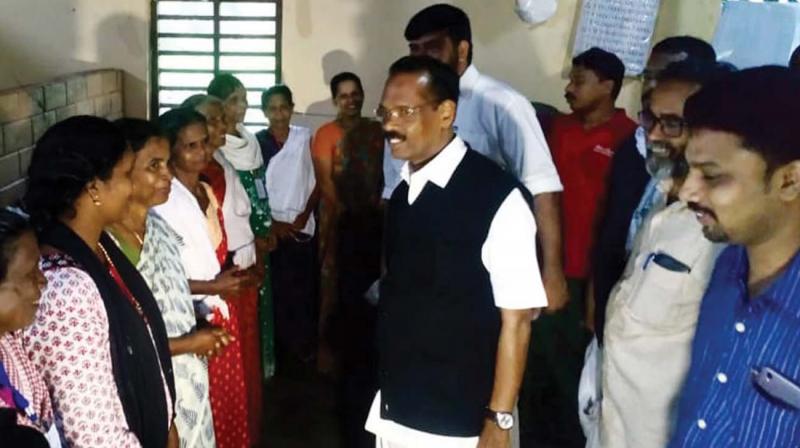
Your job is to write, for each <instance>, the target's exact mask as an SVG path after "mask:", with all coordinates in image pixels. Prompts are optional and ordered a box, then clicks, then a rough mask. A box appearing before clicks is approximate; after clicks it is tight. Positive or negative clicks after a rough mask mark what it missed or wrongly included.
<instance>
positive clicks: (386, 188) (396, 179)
mask: <svg viewBox="0 0 800 448" xmlns="http://www.w3.org/2000/svg"><path fill="white" fill-rule="evenodd" d="M402 166H403V161H402V160H399V159H395V158H394V157H392V147H391V146H389V142H386V141H384V143H383V193H382V194H381V198H383V199H389V198H391V197H392V193H394V189H395V188H397V186H398V185H400V180H401V177H400V169H401V168H402Z"/></svg>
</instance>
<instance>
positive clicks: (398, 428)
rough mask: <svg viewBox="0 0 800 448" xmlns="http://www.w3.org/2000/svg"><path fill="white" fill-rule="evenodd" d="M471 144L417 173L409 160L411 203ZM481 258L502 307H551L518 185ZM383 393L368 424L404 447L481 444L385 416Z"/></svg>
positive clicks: (452, 148)
mask: <svg viewBox="0 0 800 448" xmlns="http://www.w3.org/2000/svg"><path fill="white" fill-rule="evenodd" d="M467 151H468V149H467V147H466V145H465V144H464V142H463V141H462V140H461V139H460V138H458V137H456V138H454V139H453V140H452V141H451V142H450V143H449V144H448V145H447V146H446V147H445V148H444V149H442V151H441V152H440V153H439V154H438V155H437V156H436V157H435V158H434V159H433V160H431V161H430V162H429V163H428V164H426V165H425V166H424V167H423V168H421V169H420V170H419V171H416V172H414V173H411V170H410V169H409V167H408V163H406V164H404V166H403V167H402V168H401V178H402V180H403V182H406V183H407V184H408V202H409V204H413V203H414V201H415V200H416V199H417V198H418V197H419V195H420V193H421V192H422V190H423V189H424V188H425V185H426V184H427V183H428V182H430V183H433V184H434V185H437V186H439V187H440V188H445V187H446V186H447V184H448V182H449V181H450V178H451V177H452V176H453V173H454V172H455V171H456V168H457V167H458V165H459V164H460V163H461V160H462V159H463V158H464V155H465V154H466V153H467ZM481 261H482V262H483V265H484V267H485V268H486V270H487V271H488V272H489V277H490V280H491V285H492V294H493V297H494V303H495V306H496V307H497V308H505V309H529V308H544V307H546V306H547V297H546V295H545V291H544V286H543V285H542V280H541V277H540V276H538V275H531V273H532V272H533V273H535V272H538V271H539V265H538V261H537V258H536V222H535V221H534V218H533V214H532V213H531V210H530V207H529V205H528V204H527V202H526V201H525V199H524V196H523V195H522V193H521V191H520V190H519V189H514V190H512V191H511V192H510V193H509V194H508V196H507V197H506V198H505V199H504V200H503V203H502V204H501V205H500V207H499V208H498V209H497V212H496V213H495V216H494V218H492V222H491V224H490V227H489V233H488V234H487V236H486V241H485V242H484V244H483V247H482V250H481ZM380 400H381V398H380V392H378V394H377V395H376V397H375V400H374V401H373V404H372V407H371V409H370V413H369V416H368V418H367V423H366V429H367V430H368V431H370V432H373V433H375V434H376V435H377V436H378V437H380V438H382V439H385V440H388V441H390V442H393V443H398V444H400V445H401V446H408V447H412V446H413V447H437V448H460V447H462V446H475V444H477V442H478V440H477V437H451V436H442V435H438V434H431V433H427V432H424V431H419V430H416V429H414V428H409V427H406V426H404V425H401V424H399V423H396V422H394V421H391V420H386V419H384V418H382V417H381V416H380Z"/></svg>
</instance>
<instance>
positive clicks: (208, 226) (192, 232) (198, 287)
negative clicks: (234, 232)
mask: <svg viewBox="0 0 800 448" xmlns="http://www.w3.org/2000/svg"><path fill="white" fill-rule="evenodd" d="M158 124H159V126H160V127H161V128H162V129H163V131H164V132H165V134H166V135H167V137H168V138H169V146H170V158H169V167H170V170H171V171H172V174H173V176H174V178H173V179H172V184H171V191H170V193H169V199H168V200H167V202H165V203H164V204H161V205H159V206H156V207H155V209H154V210H155V211H156V213H158V214H159V215H160V216H161V217H162V218H164V220H165V221H166V222H167V223H168V224H169V225H170V227H172V229H174V230H175V232H177V233H178V235H180V238H181V240H182V241H183V245H182V246H181V251H180V252H181V263H182V264H183V268H184V270H185V271H186V275H187V276H188V277H189V278H190V279H191V280H190V281H189V287H190V289H191V292H192V295H193V298H194V300H196V301H198V302H199V305H200V307H201V308H203V307H207V308H208V309H210V310H212V311H211V314H210V315H209V318H210V320H211V322H212V323H213V324H214V325H217V326H221V327H222V328H224V329H225V330H226V331H227V332H228V333H230V334H231V335H232V336H233V337H234V338H235V339H234V340H232V341H231V343H230V344H229V345H228V347H227V348H226V350H225V351H224V352H223V353H221V354H220V355H219V356H215V357H213V358H212V359H210V360H209V366H208V373H209V386H210V396H211V412H212V414H213V417H214V432H215V436H216V443H217V447H219V448H239V447H248V446H250V445H251V440H252V439H251V438H250V429H249V425H248V414H247V407H246V403H247V397H248V395H247V390H246V388H245V383H244V364H243V361H242V344H241V342H240V341H241V330H240V322H239V315H240V313H239V311H238V306H239V304H238V303H236V300H235V299H234V300H229V298H230V297H239V295H240V294H241V291H242V289H243V288H245V287H246V285H247V283H248V282H249V279H248V278H247V276H243V275H242V271H241V270H239V269H238V268H235V267H232V268H229V269H225V270H222V267H223V266H224V265H225V260H226V259H227V256H228V244H227V237H226V234H225V228H224V226H223V223H222V221H223V219H222V210H221V209H220V206H219V203H218V201H217V198H216V196H215V195H214V192H213V191H212V189H211V186H209V185H208V184H207V183H205V182H203V181H201V179H200V174H201V173H202V172H203V171H204V170H205V169H206V167H207V165H208V161H209V151H208V148H207V142H208V128H207V126H206V119H205V117H203V116H202V115H200V114H199V113H197V112H195V111H193V110H191V109H174V110H171V111H169V112H166V113H164V114H163V115H161V116H160V117H159V118H158ZM223 298H224V299H226V300H224V301H223Z"/></svg>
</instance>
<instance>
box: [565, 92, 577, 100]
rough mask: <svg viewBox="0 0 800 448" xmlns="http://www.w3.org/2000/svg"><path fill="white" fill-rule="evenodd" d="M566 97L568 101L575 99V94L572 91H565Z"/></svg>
mask: <svg viewBox="0 0 800 448" xmlns="http://www.w3.org/2000/svg"><path fill="white" fill-rule="evenodd" d="M564 99H566V100H567V101H575V95H573V94H571V93H565V94H564Z"/></svg>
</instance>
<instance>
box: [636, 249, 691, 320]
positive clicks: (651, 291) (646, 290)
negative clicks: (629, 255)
mask: <svg viewBox="0 0 800 448" xmlns="http://www.w3.org/2000/svg"><path fill="white" fill-rule="evenodd" d="M637 261H638V262H637V266H636V269H637V270H639V279H638V281H636V282H635V284H634V286H633V288H632V290H631V293H630V295H629V296H628V299H627V300H626V302H625V304H624V307H625V310H626V311H627V313H628V314H629V315H630V317H631V318H632V319H633V320H635V321H637V322H639V323H641V324H643V325H644V326H645V327H648V328H653V329H678V328H682V327H686V326H690V325H694V323H695V322H696V320H697V311H698V307H699V304H700V300H699V298H698V297H695V296H697V295H698V294H699V295H702V291H701V292H699V293H698V292H697V291H696V288H695V287H694V286H695V285H694V283H696V279H694V278H693V277H692V276H691V274H690V272H686V271H678V270H671V269H668V268H667V267H664V266H662V265H660V264H658V263H656V262H654V261H653V260H652V255H648V256H641V257H640V260H637ZM677 261H679V260H677Z"/></svg>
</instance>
